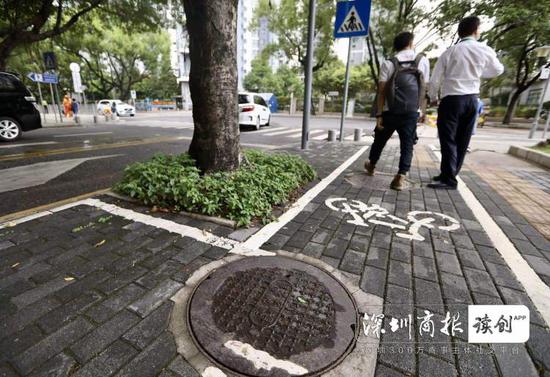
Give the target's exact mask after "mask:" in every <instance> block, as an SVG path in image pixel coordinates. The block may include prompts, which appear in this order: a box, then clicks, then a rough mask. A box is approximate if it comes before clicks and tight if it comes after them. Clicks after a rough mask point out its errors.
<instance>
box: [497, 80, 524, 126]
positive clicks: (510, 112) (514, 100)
mask: <svg viewBox="0 0 550 377" xmlns="http://www.w3.org/2000/svg"><path fill="white" fill-rule="evenodd" d="M524 91H525V89H522V88H517V89H516V90H515V91H514V93H513V94H512V97H510V102H508V107H506V113H504V119H502V124H510V123H511V122H512V117H513V116H514V113H515V112H516V106H517V104H518V101H519V97H520V96H521V93H523V92H524Z"/></svg>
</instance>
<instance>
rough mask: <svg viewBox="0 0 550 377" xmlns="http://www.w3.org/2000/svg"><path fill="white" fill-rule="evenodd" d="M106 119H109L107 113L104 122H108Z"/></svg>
mask: <svg viewBox="0 0 550 377" xmlns="http://www.w3.org/2000/svg"><path fill="white" fill-rule="evenodd" d="M108 121H109V115H108V114H105V122H108Z"/></svg>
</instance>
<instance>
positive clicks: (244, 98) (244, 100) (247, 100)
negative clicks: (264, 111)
mask: <svg viewBox="0 0 550 377" xmlns="http://www.w3.org/2000/svg"><path fill="white" fill-rule="evenodd" d="M250 102H251V101H250V98H249V97H248V96H247V95H246V94H239V104H243V103H250Z"/></svg>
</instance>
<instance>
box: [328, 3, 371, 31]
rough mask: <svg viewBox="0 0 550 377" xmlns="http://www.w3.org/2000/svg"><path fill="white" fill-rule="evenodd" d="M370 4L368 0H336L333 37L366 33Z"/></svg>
mask: <svg viewBox="0 0 550 377" xmlns="http://www.w3.org/2000/svg"><path fill="white" fill-rule="evenodd" d="M370 4H371V1H370V0H354V1H339V2H337V3H336V21H335V22H334V38H349V37H360V36H362V35H367V34H368V30H369V18H370Z"/></svg>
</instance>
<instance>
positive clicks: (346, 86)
mask: <svg viewBox="0 0 550 377" xmlns="http://www.w3.org/2000/svg"><path fill="white" fill-rule="evenodd" d="M348 39H349V44H348V61H347V63H346V80H345V82H344V103H343V104H342V115H341V116H340V141H341V142H342V141H344V118H345V117H346V111H347V107H348V88H349V64H350V60H351V39H352V38H351V37H349V38H348Z"/></svg>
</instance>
